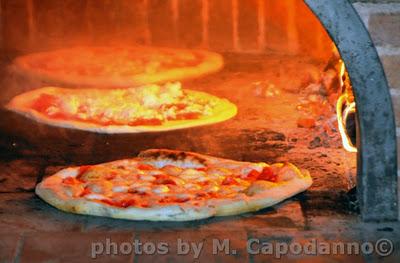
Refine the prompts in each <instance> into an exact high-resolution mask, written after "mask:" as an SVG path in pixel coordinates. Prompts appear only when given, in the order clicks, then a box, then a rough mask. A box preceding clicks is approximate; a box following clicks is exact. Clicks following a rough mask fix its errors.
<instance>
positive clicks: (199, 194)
mask: <svg viewBox="0 0 400 263" xmlns="http://www.w3.org/2000/svg"><path fill="white" fill-rule="evenodd" d="M311 184H312V179H311V177H310V174H309V173H308V172H307V171H306V170H299V169H298V168H297V167H295V166H294V165H293V164H290V163H277V164H273V165H268V164H266V163H263V162H260V163H251V162H239V161H233V160H228V159H222V158H216V157H212V156H207V155H203V154H198V153H192V152H184V151H175V150H166V149H151V150H146V151H143V152H141V153H140V154H139V155H138V156H137V157H135V158H131V159H124V160H119V161H113V162H109V163H103V164H97V165H86V166H80V167H71V168H66V169H63V170H61V171H59V172H57V173H56V174H54V175H52V176H49V177H47V178H45V179H44V180H43V181H42V182H41V183H39V184H38V185H37V186H36V194H37V195H38V196H39V197H40V198H42V199H43V200H44V201H46V202H47V203H49V204H50V205H52V206H54V207H56V208H58V209H61V210H63V211H66V212H71V213H77V214H87V215H95V216H104V217H112V218H121V219H130V220H151V221H189V220H197V219H204V218H209V217H213V216H229V215H237V214H241V213H246V212H252V211H257V210H260V209H263V208H265V207H269V206H272V205H274V204H276V203H279V202H281V201H283V200H285V199H287V198H289V197H291V196H293V195H295V194H297V193H300V192H302V191H304V190H306V189H307V188H308V187H309V186H310V185H311Z"/></svg>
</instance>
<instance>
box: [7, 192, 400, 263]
mask: <svg viewBox="0 0 400 263" xmlns="http://www.w3.org/2000/svg"><path fill="white" fill-rule="evenodd" d="M381 238H386V239H389V240H390V241H391V242H392V243H393V246H394V252H393V254H392V255H390V256H388V257H384V258H382V257H380V256H378V255H377V254H376V253H373V254H371V255H357V254H356V252H354V253H353V254H349V255H340V254H336V255H335V253H333V252H332V254H330V255H324V254H323V253H324V252H316V253H317V255H310V253H311V254H312V253H314V252H315V251H314V252H313V250H311V251H310V250H309V251H310V252H306V253H300V254H297V252H296V250H293V251H292V250H289V251H291V252H290V253H289V254H287V255H282V259H284V261H285V262H309V260H312V261H313V262H344V261H346V262H347V261H352V262H375V261H378V260H381V259H384V261H383V262H398V259H399V258H400V223H399V222H398V223H381V224H374V223H362V222H360V221H359V219H358V217H357V216H356V215H354V214H348V213H343V212H342V211H338V210H333V209H315V208H311V207H309V206H308V205H307V200H305V199H304V196H302V195H299V196H297V197H296V198H293V199H292V200H290V201H286V202H283V203H281V204H279V205H277V206H274V207H273V208H269V209H264V210H262V211H259V212H257V213H250V214H244V215H240V216H232V217H224V218H211V219H208V220H201V221H196V222H183V223H156V222H140V221H138V222H134V221H127V220H114V219H108V218H100V217H93V216H83V215H74V214H68V213H64V212H61V211H58V210H57V209H55V208H53V207H51V206H49V205H47V204H46V203H44V202H43V201H41V200H40V199H39V198H38V197H36V196H35V195H34V193H32V192H20V193H2V194H0V262H12V261H13V262H87V261H91V260H92V257H94V256H96V258H97V260H99V261H101V262H109V261H111V260H113V261H117V262H193V261H195V260H194V257H195V252H194V251H193V250H190V252H188V253H187V254H185V252H184V250H181V253H180V254H179V255H178V250H177V246H178V245H179V244H180V243H179V239H181V240H182V242H183V241H184V242H194V243H195V244H196V245H197V246H198V245H199V244H203V245H204V247H203V248H202V250H201V253H200V254H199V258H198V260H199V262H206V261H207V262H275V261H277V257H279V254H280V253H284V250H275V251H274V254H272V255H271V254H268V253H270V252H268V251H270V250H267V252H264V253H267V254H262V253H261V254H260V253H257V249H259V252H261V251H263V250H262V249H261V248H265V247H266V246H267V245H266V244H274V246H275V244H279V245H282V244H294V243H296V244H297V243H299V244H312V242H314V243H316V244H321V243H324V244H326V243H329V244H333V243H335V242H336V243H337V242H343V244H346V245H347V244H349V243H352V242H358V243H359V244H361V243H362V242H376V241H377V240H379V239H381ZM224 239H228V240H229V249H230V250H229V253H228V254H225V251H224V250H223V251H218V252H217V253H214V252H213V247H214V248H215V245H214V244H217V243H218V244H219V243H222V242H223V241H224ZM107 240H108V241H107ZM135 241H136V242H141V244H142V250H140V245H137V246H138V247H139V250H137V251H136V253H135V252H129V250H118V251H117V254H116V255H111V254H112V253H114V252H113V251H114V250H113V249H114V248H112V246H111V245H109V246H110V248H109V249H110V250H109V251H108V252H107V242H109V244H110V243H115V244H116V245H115V246H118V249H121V247H122V245H121V247H119V245H120V244H123V243H124V242H129V243H130V244H134V243H133V242H135ZM100 242H102V243H100ZM162 242H165V243H166V244H167V248H168V253H167V254H165V255H164V254H162V253H161V252H162V251H161V252H160V253H157V252H156V253H152V252H151V249H149V248H148V247H147V248H148V249H149V250H144V247H143V246H144V244H146V243H152V244H160V243H162ZM255 242H260V243H263V242H264V243H263V244H264V245H257V244H255ZM266 242H268V243H266ZM249 243H250V244H251V243H253V245H252V246H251V250H248V249H247V245H248V244H249ZM100 244H102V246H103V248H104V247H106V248H105V250H104V251H103V252H102V254H101V255H97V254H96V252H99V253H101V251H100V250H96V249H98V247H97V246H100ZM136 244H139V243H136ZM121 251H122V252H121ZM304 251H305V250H304ZM318 251H319V250H318ZM110 253H111V254H110ZM182 253H183V254H182ZM318 253H319V254H318ZM94 262H96V261H94Z"/></svg>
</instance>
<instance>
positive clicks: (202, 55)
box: [14, 46, 223, 88]
mask: <svg viewBox="0 0 400 263" xmlns="http://www.w3.org/2000/svg"><path fill="white" fill-rule="evenodd" d="M222 67H223V58H222V56H221V55H219V54H217V53H214V52H209V51H204V50H195V49H191V50H188V49H172V48H161V47H148V46H119V47H112V46H110V47H74V48H68V49H61V50H53V51H47V52H41V53H33V54H29V55H25V56H21V57H18V58H17V59H16V60H15V61H14V69H15V70H16V71H18V72H22V73H23V74H24V75H28V76H33V77H35V78H39V79H40V80H44V81H50V82H54V84H64V85H76V86H80V87H82V86H91V87H103V88H109V87H113V88H116V87H124V88H126V87H132V86H138V85H145V84H151V83H161V82H167V81H176V80H183V79H190V78H195V77H200V76H203V75H206V74H209V73H213V72H216V71H218V70H220V69H221V68H222Z"/></svg>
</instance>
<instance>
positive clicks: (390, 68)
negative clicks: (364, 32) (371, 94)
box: [354, 0, 400, 176]
mask: <svg viewBox="0 0 400 263" xmlns="http://www.w3.org/2000/svg"><path fill="white" fill-rule="evenodd" d="M366 2H368V3H366ZM354 7H355V8H356V10H357V11H358V13H359V14H360V16H361V18H362V19H363V21H364V23H365V25H366V27H367V28H368V30H369V32H370V34H371V37H372V39H373V41H374V43H375V45H376V48H377V50H378V53H379V56H380V58H381V61H382V64H383V66H384V69H385V73H386V76H387V79H388V82H389V86H390V93H391V95H392V101H393V106H394V111H395V117H396V124H397V147H398V150H397V151H398V164H399V168H400V151H399V150H400V0H396V1H393V0H392V1H382V0H379V1H378V0H369V1H357V2H356V3H354ZM398 174H399V176H400V170H399V173H398Z"/></svg>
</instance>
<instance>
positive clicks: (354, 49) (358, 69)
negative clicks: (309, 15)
mask: <svg viewBox="0 0 400 263" xmlns="http://www.w3.org/2000/svg"><path fill="white" fill-rule="evenodd" d="M304 1H305V3H306V4H307V5H308V6H309V7H310V9H311V10H312V11H313V12H314V14H315V15H316V16H317V17H318V18H319V20H320V21H321V23H322V24H323V25H324V27H325V29H326V30H327V31H328V33H329V35H330V36H331V38H332V40H333V41H334V42H335V43H336V46H337V47H338V49H339V51H340V54H341V56H342V58H343V60H344V62H345V64H346V68H347V70H348V73H349V76H350V79H351V82H352V86H353V92H354V96H355V100H356V103H357V126H358V129H357V148H358V156H357V194H358V200H359V203H360V212H361V217H362V219H363V220H364V221H392V220H398V213H399V210H398V195H397V153H396V126H395V121H394V114H393V107H392V103H391V97H390V93H389V88H388V84H387V81H386V77H385V74H384V71H383V68H382V64H381V62H380V60H379V57H378V54H377V51H376V49H375V47H374V44H373V43H372V40H371V37H370V35H369V33H368V31H367V29H366V28H365V26H364V24H363V23H362V21H361V19H360V17H359V16H358V14H357V12H356V11H355V10H354V8H353V6H352V5H351V3H350V2H349V1H348V0H335V1H332V0H304Z"/></svg>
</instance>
